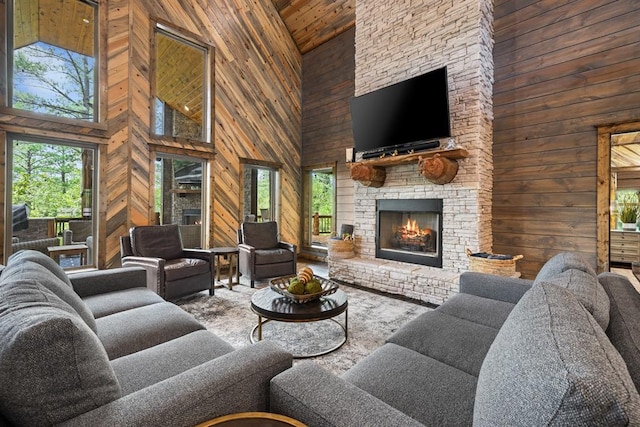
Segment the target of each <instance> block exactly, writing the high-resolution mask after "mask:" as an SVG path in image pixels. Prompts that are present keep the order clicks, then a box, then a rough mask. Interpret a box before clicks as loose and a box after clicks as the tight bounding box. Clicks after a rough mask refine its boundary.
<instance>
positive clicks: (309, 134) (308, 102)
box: [302, 29, 355, 227]
mask: <svg viewBox="0 0 640 427" xmlns="http://www.w3.org/2000/svg"><path fill="white" fill-rule="evenodd" d="M354 40H355V29H350V30H348V31H346V32H344V33H342V34H341V35H339V36H338V37H336V38H334V39H332V40H330V41H329V42H327V43H325V44H323V45H321V46H319V47H317V48H316V49H314V50H312V51H310V52H309V53H307V54H305V55H304V56H303V60H302V141H303V143H302V165H303V166H312V165H317V164H322V163H330V162H336V163H337V177H336V178H337V181H336V187H337V188H336V199H337V207H336V209H337V211H336V224H337V227H340V224H343V223H348V224H350V223H353V206H354V202H355V201H354V181H353V180H352V179H351V178H350V175H349V172H348V169H347V167H346V163H345V149H346V148H352V147H353V132H352V130H351V113H350V111H349V100H350V99H351V98H352V97H353V95H354V93H355V47H354Z"/></svg>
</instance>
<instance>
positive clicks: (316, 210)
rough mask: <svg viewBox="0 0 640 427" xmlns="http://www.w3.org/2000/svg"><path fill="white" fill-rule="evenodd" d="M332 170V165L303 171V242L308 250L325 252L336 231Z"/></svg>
mask: <svg viewBox="0 0 640 427" xmlns="http://www.w3.org/2000/svg"><path fill="white" fill-rule="evenodd" d="M334 169H335V166H334V165H319V166H315V167H310V168H307V169H305V177H304V188H303V191H304V193H305V196H304V200H305V206H304V212H305V218H304V242H305V246H308V247H310V248H314V249H321V250H326V248H327V240H328V239H329V238H330V237H331V235H332V234H333V233H334V232H335V231H336V225H335V195H336V189H335V185H336V184H335V181H336V180H335V170H334Z"/></svg>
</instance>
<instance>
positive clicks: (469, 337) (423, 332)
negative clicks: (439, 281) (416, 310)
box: [387, 310, 498, 376]
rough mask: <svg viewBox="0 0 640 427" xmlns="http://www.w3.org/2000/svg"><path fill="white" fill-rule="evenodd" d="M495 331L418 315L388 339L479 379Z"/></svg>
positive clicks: (441, 316) (444, 317)
mask: <svg viewBox="0 0 640 427" xmlns="http://www.w3.org/2000/svg"><path fill="white" fill-rule="evenodd" d="M497 334H498V329H495V328H490V327H488V326H485V325H481V324H478V323H474V322H471V321H468V320H464V319H460V318H458V317H455V316H450V315H448V314H445V313H441V312H440V311H439V310H435V311H429V312H427V313H424V314H421V315H420V316H418V317H417V318H416V319H414V320H412V321H411V322H409V323H408V324H407V325H405V326H404V327H403V328H401V329H400V330H398V331H397V332H396V333H395V334H393V335H392V336H391V337H389V338H388V339H387V342H389V343H394V344H397V345H400V346H403V347H406V348H409V349H411V350H414V351H416V352H418V353H421V354H423V355H425V356H428V357H431V358H433V359H436V360H438V361H440V362H442V363H445V364H447V365H450V366H453V367H455V368H456V369H459V370H461V371H463V372H466V373H467V374H470V375H474V376H478V373H479V372H480V367H481V366H482V360H483V359H484V356H485V355H486V354H487V351H489V347H490V346H491V343H492V342H493V340H494V339H495V337H496V335H497Z"/></svg>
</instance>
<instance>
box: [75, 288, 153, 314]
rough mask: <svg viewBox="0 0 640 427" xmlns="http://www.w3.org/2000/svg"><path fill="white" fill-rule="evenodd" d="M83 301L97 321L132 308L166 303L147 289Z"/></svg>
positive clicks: (110, 294)
mask: <svg viewBox="0 0 640 427" xmlns="http://www.w3.org/2000/svg"><path fill="white" fill-rule="evenodd" d="M83 301H84V303H85V304H86V305H87V307H89V310H91V312H92V313H93V316H94V317H95V318H96V319H98V318H100V317H104V316H108V315H110V314H114V313H119V312H121V311H126V310H131V309H132V308H137V307H143V306H145V305H151V304H158V303H161V302H165V301H164V300H163V299H162V297H161V296H160V295H158V294H156V293H155V292H153V291H152V290H151V289H147V288H130V289H123V290H121V291H115V292H107V293H105V294H98V295H91V296H88V297H86V298H83Z"/></svg>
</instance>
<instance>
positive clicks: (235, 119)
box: [107, 0, 301, 265]
mask: <svg viewBox="0 0 640 427" xmlns="http://www.w3.org/2000/svg"><path fill="white" fill-rule="evenodd" d="M108 3H109V8H110V11H112V12H113V13H112V18H111V20H110V28H111V29H113V30H114V31H111V32H110V33H109V40H110V50H109V57H110V64H113V65H114V66H113V67H112V66H111V65H110V66H109V76H110V80H109V93H110V94H113V95H114V97H113V99H111V98H110V103H109V113H110V114H109V117H110V118H113V121H112V123H113V127H112V130H113V137H112V139H111V144H110V150H109V154H108V157H109V170H110V171H111V172H113V174H114V176H113V178H111V177H110V178H109V180H108V183H107V186H108V188H109V194H110V195H113V197H110V198H109V200H110V202H109V204H108V206H107V211H108V212H107V221H108V224H107V252H108V254H107V257H108V263H109V265H115V264H116V263H117V262H118V261H119V250H118V247H117V245H116V242H117V240H118V239H119V236H120V235H122V234H124V233H126V231H127V229H128V228H129V227H130V226H133V225H143V224H148V223H150V222H151V221H152V220H153V194H152V187H151V178H152V174H153V160H154V156H155V153H156V152H157V151H164V152H170V153H177V152H178V153H179V152H180V150H182V151H183V152H184V153H185V154H187V153H188V154H190V155H196V156H200V157H203V158H205V159H213V158H215V160H210V163H209V164H210V169H211V170H212V182H213V185H212V186H211V191H210V194H209V195H208V200H209V201H210V206H209V213H210V216H211V223H210V230H209V244H210V245H216V246H228V245H231V244H235V242H236V231H235V230H236V229H237V227H238V224H239V216H240V211H239V205H240V187H239V184H238V183H239V181H240V159H241V158H242V159H255V160H256V161H268V162H271V163H274V164H275V163H277V164H281V165H282V169H281V171H280V172H281V177H282V179H281V186H280V200H281V212H282V218H280V219H281V230H280V232H281V235H282V237H283V238H284V239H287V240H289V241H297V239H298V229H299V227H298V224H299V215H298V206H299V201H300V182H301V180H300V144H301V141H300V73H301V58H300V54H299V52H298V50H297V49H296V47H295V45H294V44H293V41H292V39H291V37H290V36H289V34H288V32H287V30H286V28H285V26H284V23H283V22H282V20H281V19H280V17H279V16H278V13H277V11H276V9H275V7H274V6H273V4H271V3H267V4H265V5H264V6H261V5H259V4H257V3H255V2H251V1H248V0H216V1H211V2H204V1H190V2H182V1H179V0H171V1H164V2H155V1H150V0H126V1H125V2H124V3H125V4H123V5H120V4H115V3H116V2H108ZM112 3H114V5H113V6H112ZM118 3H119V2H118ZM124 10H128V12H125V11H124ZM152 19H157V20H159V21H161V22H165V23H168V24H169V25H170V26H171V27H173V28H175V29H177V30H178V31H183V32H185V33H186V34H189V35H193V36H194V37H196V38H197V39H199V40H202V41H204V42H205V43H208V44H210V45H211V47H212V48H213V52H214V58H215V63H214V66H213V80H214V94H213V99H212V104H213V107H214V114H213V117H214V118H213V123H212V127H213V129H214V144H206V143H194V142H185V141H166V140H155V139H153V138H152V137H151V136H150V132H149V126H150V123H149V122H150V99H151V85H150V81H151V78H152V75H151V73H152V70H151V40H150V37H151V34H152V25H153V24H152ZM125 21H126V25H125ZM124 52H126V55H127V58H124V57H121V55H122V54H124ZM116 64H117V65H116ZM120 114H124V115H125V118H124V119H122V120H121V119H120ZM214 152H215V153H217V155H216V156H215V157H214ZM122 174H124V176H123V175H122ZM125 201H126V202H125ZM122 209H125V210H126V215H123V211H122Z"/></svg>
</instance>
